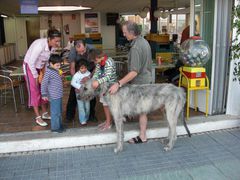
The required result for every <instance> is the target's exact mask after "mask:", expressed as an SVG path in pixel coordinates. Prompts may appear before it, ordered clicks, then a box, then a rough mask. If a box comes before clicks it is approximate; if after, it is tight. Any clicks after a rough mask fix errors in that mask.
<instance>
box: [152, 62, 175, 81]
mask: <svg viewBox="0 0 240 180" xmlns="http://www.w3.org/2000/svg"><path fill="white" fill-rule="evenodd" d="M172 68H175V64H173V63H162V64H160V65H158V64H155V63H153V64H152V82H153V83H155V81H156V75H155V73H156V69H157V70H160V71H161V72H164V71H166V70H168V69H172Z"/></svg>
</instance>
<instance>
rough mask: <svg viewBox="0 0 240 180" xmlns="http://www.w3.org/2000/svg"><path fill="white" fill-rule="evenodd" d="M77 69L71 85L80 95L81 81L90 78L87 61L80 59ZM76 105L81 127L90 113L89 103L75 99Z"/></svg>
mask: <svg viewBox="0 0 240 180" xmlns="http://www.w3.org/2000/svg"><path fill="white" fill-rule="evenodd" d="M77 67H79V70H78V71H77V72H76V73H75V74H74V76H73V78H72V81H71V85H72V86H73V87H74V88H75V90H76V91H79V92H80V93H81V90H80V89H81V86H82V83H81V82H82V79H83V78H85V77H88V78H90V76H91V73H90V72H89V71H88V70H87V61H86V60H85V59H80V61H79V63H78V65H77ZM77 104H78V117H79V122H80V124H81V125H86V124H87V120H88V119H89V113H90V101H83V100H80V99H77Z"/></svg>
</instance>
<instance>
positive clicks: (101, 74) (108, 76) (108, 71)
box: [92, 49, 117, 131]
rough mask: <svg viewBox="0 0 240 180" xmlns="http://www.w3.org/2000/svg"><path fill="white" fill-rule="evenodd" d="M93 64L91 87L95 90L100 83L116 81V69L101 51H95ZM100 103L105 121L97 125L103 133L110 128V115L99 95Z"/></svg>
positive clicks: (110, 59)
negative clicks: (94, 65) (94, 67)
mask: <svg viewBox="0 0 240 180" xmlns="http://www.w3.org/2000/svg"><path fill="white" fill-rule="evenodd" d="M95 54H96V57H95V64H96V69H95V73H94V75H93V79H94V81H93V83H92V87H93V88H94V89H97V88H98V86H99V85H100V84H102V83H105V82H108V83H110V84H113V83H115V82H116V81H117V74H116V67H115V63H114V61H113V59H112V58H110V57H108V56H107V55H106V54H104V53H103V52H102V50H99V49H96V50H95ZM100 102H101V103H102V104H103V109H104V113H105V116H106V121H105V122H104V123H102V124H100V125H99V129H100V130H101V131H105V130H108V129H110V128H111V121H112V119H111V113H110V110H109V107H108V104H107V103H106V101H105V99H104V97H103V95H100Z"/></svg>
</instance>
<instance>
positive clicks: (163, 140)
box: [160, 139, 169, 146]
mask: <svg viewBox="0 0 240 180" xmlns="http://www.w3.org/2000/svg"><path fill="white" fill-rule="evenodd" d="M160 143H161V144H163V145H165V146H166V145H167V144H168V143H169V139H160Z"/></svg>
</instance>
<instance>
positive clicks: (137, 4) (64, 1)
mask: <svg viewBox="0 0 240 180" xmlns="http://www.w3.org/2000/svg"><path fill="white" fill-rule="evenodd" d="M19 3H20V0H0V12H1V13H5V14H7V15H19V12H20V5H19ZM38 4H39V6H45V5H77V6H80V5H81V6H88V7H91V8H92V10H91V11H96V12H118V13H137V12H139V11H141V10H142V9H143V8H144V7H146V6H148V7H149V6H150V0H38ZM189 6H190V0H158V7H163V8H165V9H171V8H177V7H189Z"/></svg>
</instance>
